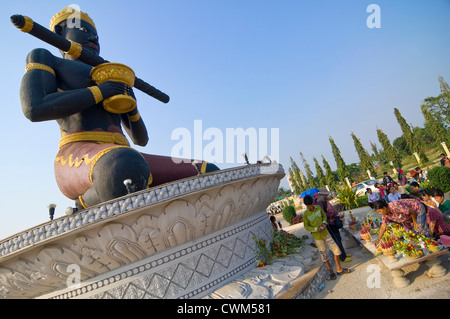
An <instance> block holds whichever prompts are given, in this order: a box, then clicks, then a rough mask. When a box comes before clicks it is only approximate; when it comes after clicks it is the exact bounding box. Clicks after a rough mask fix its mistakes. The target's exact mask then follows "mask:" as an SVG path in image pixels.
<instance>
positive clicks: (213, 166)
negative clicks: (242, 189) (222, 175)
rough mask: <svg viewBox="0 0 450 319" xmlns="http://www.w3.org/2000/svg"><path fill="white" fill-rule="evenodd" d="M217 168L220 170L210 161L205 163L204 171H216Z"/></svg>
mask: <svg viewBox="0 0 450 319" xmlns="http://www.w3.org/2000/svg"><path fill="white" fill-rule="evenodd" d="M218 170H220V168H219V167H217V165H215V164H212V163H208V164H206V169H205V173H209V172H214V171H218Z"/></svg>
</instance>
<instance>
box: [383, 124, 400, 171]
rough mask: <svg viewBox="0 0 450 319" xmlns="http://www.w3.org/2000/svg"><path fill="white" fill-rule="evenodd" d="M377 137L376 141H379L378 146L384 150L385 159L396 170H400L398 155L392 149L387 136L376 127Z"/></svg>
mask: <svg viewBox="0 0 450 319" xmlns="http://www.w3.org/2000/svg"><path fill="white" fill-rule="evenodd" d="M377 135H378V140H379V141H380V144H381V146H382V147H383V149H384V155H385V156H386V159H387V160H388V161H391V162H392V163H393V164H394V166H395V167H396V168H401V167H402V161H401V159H400V156H399V155H398V153H397V151H396V150H395V149H394V147H393V146H392V145H391V141H390V140H389V138H388V137H387V135H386V134H385V133H384V132H383V131H382V130H381V129H380V128H378V127H377Z"/></svg>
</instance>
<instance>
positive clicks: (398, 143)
mask: <svg viewBox="0 0 450 319" xmlns="http://www.w3.org/2000/svg"><path fill="white" fill-rule="evenodd" d="M392 146H393V147H394V149H395V150H396V151H397V153H398V155H399V156H400V157H406V156H409V155H412V153H411V150H410V149H409V147H408V143H406V140H405V137H404V136H403V135H402V136H399V137H397V138H396V139H395V140H394V142H393V143H392Z"/></svg>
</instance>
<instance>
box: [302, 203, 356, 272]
mask: <svg viewBox="0 0 450 319" xmlns="http://www.w3.org/2000/svg"><path fill="white" fill-rule="evenodd" d="M303 203H304V204H305V205H306V211H305V212H304V213H303V226H304V227H305V229H306V230H307V231H309V232H311V235H312V236H313V238H314V241H315V243H316V246H317V249H318V250H319V253H320V257H321V259H322V261H323V262H324V263H325V265H326V266H327V268H328V270H329V271H330V277H329V278H328V280H334V279H336V275H335V273H334V271H333V268H331V264H330V261H329V260H328V249H330V250H331V251H332V252H333V254H334V261H335V262H336V268H337V273H338V275H342V274H347V273H350V269H346V268H342V267H341V260H340V258H339V256H340V255H341V250H340V249H339V247H338V246H337V245H336V243H335V242H334V240H333V238H332V237H331V236H330V233H329V232H328V230H327V215H326V214H325V212H324V211H323V210H322V208H321V207H320V206H318V205H314V200H313V199H312V197H311V196H305V198H304V199H303ZM327 246H328V249H327Z"/></svg>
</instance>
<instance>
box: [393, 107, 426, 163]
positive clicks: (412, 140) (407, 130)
mask: <svg viewBox="0 0 450 319" xmlns="http://www.w3.org/2000/svg"><path fill="white" fill-rule="evenodd" d="M394 114H395V117H396V118H397V122H398V124H399V125H400V128H401V129H402V132H403V136H404V137H405V139H406V143H408V147H409V149H410V150H411V151H413V152H417V155H418V156H419V159H420V161H421V162H422V164H425V163H427V162H428V161H429V160H428V157H427V156H426V155H425V152H424V151H423V149H422V147H421V146H420V143H419V140H418V138H417V135H416V134H414V133H413V131H412V130H411V127H410V126H409V125H408V123H406V120H405V119H404V118H403V116H402V114H401V113H400V111H399V110H398V109H397V108H394Z"/></svg>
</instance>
